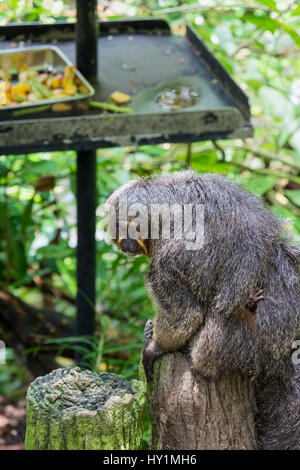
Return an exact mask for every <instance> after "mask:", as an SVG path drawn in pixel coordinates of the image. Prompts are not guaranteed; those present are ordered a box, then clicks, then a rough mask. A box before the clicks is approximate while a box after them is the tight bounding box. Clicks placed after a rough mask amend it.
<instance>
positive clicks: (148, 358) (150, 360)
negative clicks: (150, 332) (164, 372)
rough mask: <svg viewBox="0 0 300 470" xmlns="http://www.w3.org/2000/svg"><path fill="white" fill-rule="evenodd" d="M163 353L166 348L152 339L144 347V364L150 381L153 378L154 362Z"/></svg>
mask: <svg viewBox="0 0 300 470" xmlns="http://www.w3.org/2000/svg"><path fill="white" fill-rule="evenodd" d="M163 354H164V350H163V349H162V348H161V347H160V346H159V345H158V344H157V343H156V341H154V340H152V341H150V343H149V344H148V345H147V346H146V348H145V349H144V351H143V366H144V369H145V374H146V377H147V381H148V382H149V381H150V380H152V379H153V366H154V362H155V361H156V360H157V359H158V358H159V357H160V356H162V355H163Z"/></svg>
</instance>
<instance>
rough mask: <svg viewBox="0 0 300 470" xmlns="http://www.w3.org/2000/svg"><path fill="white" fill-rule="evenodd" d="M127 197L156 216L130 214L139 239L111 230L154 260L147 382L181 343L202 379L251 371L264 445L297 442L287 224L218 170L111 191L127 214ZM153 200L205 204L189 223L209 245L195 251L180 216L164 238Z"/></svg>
mask: <svg viewBox="0 0 300 470" xmlns="http://www.w3.org/2000/svg"><path fill="white" fill-rule="evenodd" d="M124 199H125V200H126V204H127V207H130V206H136V207H141V208H146V211H145V213H146V214H147V215H146V226H147V227H146V229H145V226H142V225H145V224H142V223H141V221H140V219H138V221H137V219H136V218H135V217H134V216H133V215H132V214H131V215H130V216H129V217H126V216H125V217H123V222H124V225H125V228H126V227H127V226H128V227H129V226H130V225H132V223H133V225H134V223H135V227H134V230H133V232H134V234H135V236H132V235H130V234H128V233H129V231H128V233H127V232H126V230H125V231H124V230H123V234H121V230H120V228H121V227H120V224H119V225H118V223H117V224H116V230H115V232H114V234H113V235H112V238H113V240H114V241H115V243H116V244H117V246H118V248H119V249H120V250H122V251H123V252H124V253H126V254H128V255H131V256H135V255H140V254H144V255H146V256H148V257H149V258H150V266H149V271H148V274H147V281H146V286H147V288H148V291H149V293H150V295H151V297H152V298H153V300H154V302H155V303H156V305H157V314H156V317H155V319H154V324H153V339H152V341H151V342H150V343H149V344H148V345H147V347H146V348H145V350H144V352H143V364H144V368H145V373H146V376H147V379H148V380H151V379H152V377H153V364H154V362H155V360H156V359H157V358H158V357H160V356H161V355H162V354H164V353H167V352H172V351H178V350H184V353H185V354H186V355H187V358H188V362H189V364H190V367H191V368H192V370H193V371H194V373H195V374H201V375H202V376H203V377H207V378H217V377H218V376H220V375H221V374H230V373H232V372H234V371H239V372H241V373H242V374H245V375H249V374H251V376H252V377H253V380H255V386H256V391H257V403H258V428H257V429H258V437H259V440H260V442H261V447H262V448H270V449H271V448H272V449H277V448H295V449H296V448H298V447H299V442H300V414H299V409H300V380H299V367H296V366H295V365H294V364H293V363H292V361H291V346H292V343H293V341H294V339H295V335H296V330H297V326H298V325H299V323H300V314H299V310H300V285H299V255H300V250H299V248H298V247H296V246H294V245H293V244H291V243H290V242H289V241H288V238H287V235H286V234H285V232H284V230H283V228H282V222H281V221H280V220H279V219H278V218H276V217H275V216H274V215H273V214H272V213H271V212H270V211H269V210H268V208H267V207H265V205H264V204H263V202H262V201H261V200H260V199H259V198H258V197H257V196H255V195H253V194H251V193H249V192H248V191H246V190H245V189H243V188H242V187H240V186H239V185H236V184H234V183H231V182H229V181H228V180H226V179H225V178H223V177H221V176H219V175H214V174H212V175H211V174H202V175H197V174H196V173H194V172H192V171H185V172H178V173H173V174H170V175H167V176H160V175H158V176H155V177H154V178H153V179H140V180H136V181H132V182H130V183H128V184H126V185H124V186H122V187H121V188H119V189H118V190H117V191H115V192H114V193H113V194H112V195H111V196H110V198H109V199H108V201H107V208H108V210H110V209H111V208H113V210H114V213H115V214H117V215H120V212H121V201H122V200H124ZM153 205H154V206H155V207H157V206H159V207H164V208H165V207H166V206H167V207H170V206H172V207H173V206H176V207H177V208H179V209H180V208H181V210H182V211H181V214H184V213H185V210H186V207H187V206H192V207H195V206H196V205H199V206H201V207H202V209H203V218H202V219H201V220H202V225H201V226H199V227H198V226H197V223H196V222H197V221H196V220H194V219H195V217H196V215H197V211H195V210H194V209H193V210H192V211H191V212H190V214H192V215H191V217H190V218H191V219H192V220H191V221H190V222H191V223H190V226H191V227H193V228H194V229H195V230H194V231H195V237H196V238H197V230H203V235H204V236H203V242H202V243H201V244H200V245H199V246H196V248H195V247H192V248H191V244H190V243H187V240H186V239H185V238H184V236H183V237H178V236H174V234H175V232H176V231H177V229H178V228H182V227H181V225H184V223H183V222H181V221H179V222H178V219H176V220H175V218H174V217H173V219H172V218H171V223H170V235H171V236H169V237H164V236H161V235H162V232H163V222H164V220H163V217H159V219H158V226H159V227H158V228H159V230H158V233H159V235H158V236H157V233H156V236H155V237H154V236H153V235H152V231H151V230H150V227H152V223H153V220H152V218H151V216H150V215H151V214H152V206H153ZM179 212H180V211H179ZM147 217H148V218H147ZM117 218H118V217H117ZM109 225H110V222H109ZM195 227H196V228H195ZM123 228H124V227H123ZM110 231H111V230H110ZM147 232H148V233H147ZM181 232H182V231H181ZM172 235H173V236H172ZM285 410H288V414H289V416H288V418H287V416H284V413H286V411H285ZM274 422H276V429H275V427H274ZM261 423H262V424H261Z"/></svg>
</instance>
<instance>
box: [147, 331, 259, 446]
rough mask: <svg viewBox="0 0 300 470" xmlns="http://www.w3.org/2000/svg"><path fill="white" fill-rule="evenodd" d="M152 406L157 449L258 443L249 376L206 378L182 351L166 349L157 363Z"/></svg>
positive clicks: (151, 388)
mask: <svg viewBox="0 0 300 470" xmlns="http://www.w3.org/2000/svg"><path fill="white" fill-rule="evenodd" d="M147 328H148V331H146V330H147ZM148 340H149V326H148V327H147V326H146V328H145V341H146V343H147V342H148ZM148 407H149V414H150V419H151V424H152V449H157V450H162V449H163V450H167V449H171V450H183V449H186V450H187V449H188V450H208V449H215V450H224V449H255V448H256V437H255V428H254V410H255V398H254V387H253V383H252V382H251V381H250V379H249V378H248V377H242V376H241V375H240V374H232V375H223V376H222V377H220V378H218V379H216V380H214V379H206V378H203V377H201V376H200V375H198V374H194V373H193V372H192V370H191V368H190V367H189V364H188V362H187V359H186V357H185V356H184V354H183V353H181V352H175V353H171V354H165V355H164V356H163V357H162V358H161V359H159V360H158V361H156V363H155V365H154V378H153V382H152V383H149V384H148Z"/></svg>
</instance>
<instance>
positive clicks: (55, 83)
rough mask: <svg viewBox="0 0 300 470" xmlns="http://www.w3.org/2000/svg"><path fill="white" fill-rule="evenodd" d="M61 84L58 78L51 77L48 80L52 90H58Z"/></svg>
mask: <svg viewBox="0 0 300 470" xmlns="http://www.w3.org/2000/svg"><path fill="white" fill-rule="evenodd" d="M61 82H62V80H60V79H59V77H53V78H52V79H51V80H50V83H51V87H52V88H54V89H57V88H60V87H61Z"/></svg>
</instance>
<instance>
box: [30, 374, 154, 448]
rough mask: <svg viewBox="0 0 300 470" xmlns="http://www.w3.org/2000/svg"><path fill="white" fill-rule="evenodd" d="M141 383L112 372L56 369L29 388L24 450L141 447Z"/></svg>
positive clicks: (143, 393) (38, 379)
mask: <svg viewBox="0 0 300 470" xmlns="http://www.w3.org/2000/svg"><path fill="white" fill-rule="evenodd" d="M144 404H145V385H144V383H143V382H142V381H139V380H132V381H131V383H129V382H128V381H127V380H125V379H124V378H123V377H121V376H118V375H116V374H111V373H106V372H103V373H100V374H97V373H92V372H90V371H81V370H80V369H79V368H78V367H76V368H65V369H57V370H55V371H53V372H51V373H50V374H48V375H46V376H43V377H38V378H37V379H36V380H35V381H34V382H32V384H31V385H30V387H29V389H28V392H27V428H26V441H25V447H26V449H28V450H37V449H51V450H55V449H57V450H59V449H60V450H64V449H67V450H69V449H73V450H81V449H86V450H87V449H88V450H104V449H108V450H122V449H124V450H125V449H128V450H131V449H139V448H140V446H141V441H142V436H143V421H144V419H143V417H144Z"/></svg>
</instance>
